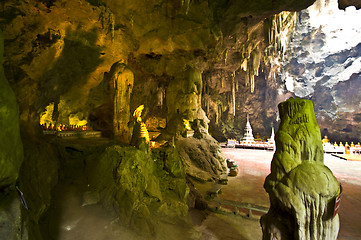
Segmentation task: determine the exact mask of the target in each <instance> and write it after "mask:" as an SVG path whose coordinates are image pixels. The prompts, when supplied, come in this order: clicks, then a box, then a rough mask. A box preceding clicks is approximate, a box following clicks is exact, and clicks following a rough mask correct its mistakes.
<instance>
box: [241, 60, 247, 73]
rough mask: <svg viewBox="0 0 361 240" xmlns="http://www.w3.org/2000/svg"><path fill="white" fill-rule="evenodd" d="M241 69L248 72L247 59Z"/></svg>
mask: <svg viewBox="0 0 361 240" xmlns="http://www.w3.org/2000/svg"><path fill="white" fill-rule="evenodd" d="M241 69H242V70H243V71H247V58H245V59H244V60H243V62H242V64H241Z"/></svg>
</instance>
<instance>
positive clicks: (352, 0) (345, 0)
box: [338, 0, 361, 9]
mask: <svg viewBox="0 0 361 240" xmlns="http://www.w3.org/2000/svg"><path fill="white" fill-rule="evenodd" d="M349 6H355V7H356V8H357V9H360V8H361V3H360V1H358V0H338V7H339V8H340V9H345V8H346V7H349Z"/></svg>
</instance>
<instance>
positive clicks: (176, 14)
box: [0, 0, 313, 138]
mask: <svg viewBox="0 0 361 240" xmlns="http://www.w3.org/2000/svg"><path fill="white" fill-rule="evenodd" d="M312 2H313V1H309V0H307V1H297V3H296V2H295V1H294V2H289V1H278V2H277V3H274V4H273V5H272V4H269V3H268V2H267V1H258V2H257V4H256V3H255V4H246V2H242V1H241V2H239V1H237V2H236V1H229V2H227V1H217V2H216V1H189V2H183V1H156V0H154V1H150V2H149V1H148V2H147V3H145V2H140V1H133V2H132V3H129V2H125V1H117V2H115V1H90V0H89V1H85V0H82V1H77V2H69V1H60V0H58V1H28V2H27V3H25V2H23V1H4V2H3V3H2V8H1V10H2V15H3V16H4V20H2V21H1V23H0V26H1V28H2V29H3V31H4V34H5V44H6V51H5V61H4V65H5V74H6V75H7V77H8V79H9V81H10V82H11V85H12V87H13V89H14V90H15V93H16V96H17V99H18V102H19V104H20V110H21V111H20V114H21V115H20V119H21V122H22V123H23V125H24V126H27V127H25V130H26V131H33V132H34V134H35V132H36V131H35V130H34V129H37V127H38V125H39V124H38V123H39V115H40V114H41V113H43V112H44V111H45V108H46V107H47V106H49V105H50V104H54V112H53V114H52V116H51V118H52V120H53V122H54V123H56V124H66V125H68V124H70V117H72V118H74V117H76V118H78V119H79V120H87V121H88V124H89V125H90V126H92V127H94V128H98V129H103V130H106V129H108V130H109V129H111V128H112V123H111V121H112V119H109V117H111V115H110V114H109V113H108V112H109V109H108V108H109V103H106V100H105V99H106V98H104V97H102V96H99V94H93V93H94V92H97V91H96V89H97V88H99V87H100V86H106V85H107V83H104V81H107V79H108V78H107V74H108V73H109V72H110V71H111V69H110V68H111V66H112V65H113V64H114V63H115V62H120V63H124V64H126V65H127V66H128V67H129V69H130V70H131V71H132V72H133V74H134V87H133V93H132V95H131V102H130V111H131V112H132V111H133V110H134V109H135V108H136V107H138V106H139V105H141V104H145V109H146V110H145V112H144V113H143V115H144V119H145V120H147V119H148V118H152V117H157V118H159V119H160V118H162V119H166V118H167V114H168V111H167V104H166V89H167V87H168V85H169V84H170V83H171V82H172V81H178V80H177V78H178V79H179V78H182V76H184V74H183V73H184V71H185V70H186V66H190V67H192V68H194V69H196V70H197V71H200V72H201V73H202V78H203V81H204V84H203V89H202V92H204V93H205V94H203V96H202V107H203V109H204V110H206V114H207V116H208V118H209V119H210V121H211V132H212V133H214V135H215V137H217V138H224V137H225V136H232V134H233V132H236V133H238V132H240V131H241V129H242V128H243V125H244V121H245V113H246V112H248V113H250V116H251V117H250V118H251V121H252V123H253V125H254V126H255V128H256V129H259V130H258V131H259V132H260V133H261V134H262V135H265V136H266V135H269V133H268V132H270V124H271V122H273V121H274V119H275V117H276V115H275V114H274V113H273V112H272V111H263V112H260V111H259V110H258V109H259V108H260V107H262V109H275V108H276V104H273V100H275V96H277V95H276V94H275V93H276V92H275V91H276V90H275V89H276V87H277V83H276V82H275V81H273V80H269V77H268V75H270V76H271V75H272V74H271V73H272V72H274V71H276V69H275V68H274V67H273V66H272V63H270V58H269V57H270V56H273V57H274V56H276V55H278V52H279V49H281V48H282V47H283V46H282V45H284V43H283V42H282V41H280V39H278V36H279V35H280V34H279V33H280V31H283V30H285V29H287V27H285V26H288V25H287V24H288V23H290V25H292V21H293V17H292V16H289V15H290V14H288V13H282V14H281V15H278V17H275V16H273V14H277V13H279V12H280V11H281V10H296V9H302V8H304V7H306V6H308V5H310V4H312ZM244 6H247V8H245V7H244ZM291 15H292V14H291ZM149 19H152V20H151V21H149ZM279 26H283V28H281V30H280V29H279ZM282 29H283V30H282ZM270 32H273V33H274V34H273V35H272V34H271V35H272V36H270V38H269V39H267V38H266V37H265V36H268V35H269V33H270ZM286 35H287V34H286ZM284 39H286V38H284ZM274 43H276V44H274ZM270 45H273V46H274V48H275V49H274V50H272V49H269V51H268V54H265V52H264V49H265V48H266V47H267V46H270ZM266 55H267V56H266ZM272 69H273V70H272ZM173 79H174V80H173ZM211 79H213V80H211ZM265 79H267V80H265ZM98 92H99V91H98ZM216 105H218V106H217V107H215V106H216ZM89 116H91V117H89ZM219 120H222V121H224V123H221V122H222V121H219ZM256 131H257V130H255V132H256ZM225 133H226V134H225ZM218 135H219V136H218Z"/></svg>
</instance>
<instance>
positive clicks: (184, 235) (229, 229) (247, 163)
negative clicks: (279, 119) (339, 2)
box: [43, 148, 361, 240]
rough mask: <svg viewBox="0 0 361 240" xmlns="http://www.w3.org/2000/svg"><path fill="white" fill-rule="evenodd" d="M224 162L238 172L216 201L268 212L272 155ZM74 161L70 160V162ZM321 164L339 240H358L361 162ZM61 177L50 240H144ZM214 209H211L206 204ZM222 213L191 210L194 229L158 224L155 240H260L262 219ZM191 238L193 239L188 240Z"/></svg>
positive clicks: (246, 154)
mask: <svg viewBox="0 0 361 240" xmlns="http://www.w3.org/2000/svg"><path fill="white" fill-rule="evenodd" d="M223 152H224V154H225V157H226V158H230V159H233V160H234V161H235V162H236V163H237V165H238V166H239V174H238V175H237V176H236V177H228V184H227V185H224V186H223V188H222V193H221V194H220V195H219V198H220V199H227V200H233V201H237V202H242V203H252V204H255V205H258V206H262V207H269V200H268V195H267V193H266V192H265V190H264V189H263V183H264V179H265V177H266V176H267V175H268V174H269V172H270V163H271V160H272V156H273V152H271V151H264V150H245V149H228V148H223ZM73 160H74V159H73ZM73 160H72V161H68V164H66V165H67V168H68V169H69V168H70V169H83V161H82V160H81V159H79V160H77V161H73ZM325 164H326V165H327V166H328V167H329V168H330V169H331V170H332V171H333V173H334V175H335V176H336V177H337V179H338V180H339V181H340V182H341V183H342V186H343V193H342V195H341V196H342V199H341V208H340V211H339V215H340V221H341V225H340V232H339V237H338V239H339V240H349V239H361V229H360V228H359V222H360V220H361V209H360V205H361V162H355V161H344V160H341V159H339V158H336V157H333V156H331V155H325ZM77 173H78V174H72V175H71V176H72V177H70V176H69V175H68V176H66V177H65V179H67V180H66V181H64V182H62V183H61V184H59V185H58V186H57V187H56V189H54V195H53V203H52V206H51V208H50V209H49V211H48V217H47V218H45V219H44V221H45V222H46V224H43V232H48V234H47V236H48V239H49V240H51V239H54V240H55V239H58V240H67V239H87V240H91V239H107V240H112V239H130V240H143V239H146V238H143V237H141V236H139V235H138V234H135V233H134V232H132V231H130V230H129V229H127V228H125V227H122V226H121V225H122V224H119V223H120V221H121V219H119V218H117V216H116V214H115V213H112V212H109V211H108V210H105V209H104V208H103V207H102V206H101V204H100V203H99V201H98V199H97V196H92V195H91V194H90V198H89V196H88V200H85V197H86V196H87V193H89V192H90V193H91V189H89V186H88V184H87V179H86V176H85V174H82V173H80V172H77ZM196 187H197V188H198V190H199V191H200V192H201V193H203V194H206V191H207V190H209V189H210V188H211V187H212V183H205V184H196ZM210 205H212V203H210ZM225 211H226V213H222V214H221V213H215V212H210V211H208V210H207V211H201V210H196V209H192V210H191V211H190V217H191V220H192V223H193V228H192V226H189V225H187V226H182V225H178V224H169V223H166V222H163V223H162V222H161V223H160V225H159V226H158V229H157V232H158V237H157V238H156V239H159V240H160V239H172V240H177V239H190V240H193V239H194V240H195V239H197V240H198V239H207V240H233V239H234V240H236V239H237V240H251V239H252V240H257V239H262V230H261V227H260V224H259V218H260V216H261V215H262V213H257V212H254V213H253V217H252V218H248V217H247V212H246V211H245V212H241V213H240V214H238V215H235V214H233V209H231V208H230V209H225ZM192 235H194V237H192Z"/></svg>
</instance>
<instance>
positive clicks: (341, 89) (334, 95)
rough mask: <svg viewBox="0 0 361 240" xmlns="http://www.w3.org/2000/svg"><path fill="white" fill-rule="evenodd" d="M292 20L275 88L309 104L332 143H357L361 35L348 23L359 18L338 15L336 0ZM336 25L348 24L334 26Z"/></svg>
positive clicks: (360, 129) (344, 13) (353, 13)
mask: <svg viewBox="0 0 361 240" xmlns="http://www.w3.org/2000/svg"><path fill="white" fill-rule="evenodd" d="M297 15H298V17H297V24H296V29H295V32H294V33H293V34H292V42H291V44H289V46H290V47H289V48H287V51H286V55H285V57H284V58H283V65H284V67H283V68H282V74H279V75H278V76H277V78H278V79H279V80H278V82H280V83H281V82H283V84H281V85H284V91H285V92H289V93H292V94H294V95H295V96H298V97H302V98H308V99H311V100H312V101H314V103H315V114H316V118H317V121H318V124H319V126H320V129H321V133H322V136H325V135H327V136H328V138H329V139H330V140H331V141H332V143H333V142H335V141H337V142H338V143H339V142H340V141H342V142H345V141H348V142H349V143H350V142H351V141H353V142H358V141H360V140H359V138H360V134H361V126H360V124H359V122H358V120H357V119H358V115H359V114H360V112H361V108H360V105H359V102H360V101H361V95H360V94H359V92H360V91H361V85H360V78H361V73H360V67H359V62H360V59H361V44H360V43H359V41H358V39H359V37H358V36H360V35H361V31H360V30H359V29H358V28H357V27H356V28H354V27H353V22H355V23H358V22H359V21H360V20H359V19H360V18H359V17H358V16H359V13H357V12H356V10H352V9H348V10H346V11H343V10H339V9H338V8H337V1H336V0H327V1H320V0H318V1H317V2H316V3H315V5H313V6H311V7H309V8H308V9H306V10H303V11H301V12H299V13H298V14H297ZM327 19H329V20H327ZM335 21H344V22H350V24H348V25H347V26H337V25H335V24H334V22H335ZM349 34H352V35H353V36H352V37H350V36H348V35H349Z"/></svg>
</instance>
